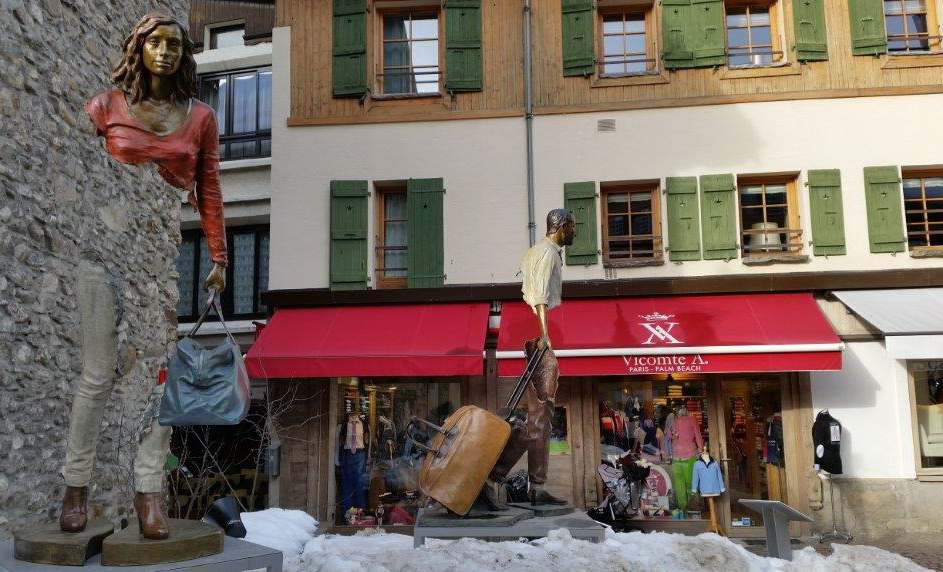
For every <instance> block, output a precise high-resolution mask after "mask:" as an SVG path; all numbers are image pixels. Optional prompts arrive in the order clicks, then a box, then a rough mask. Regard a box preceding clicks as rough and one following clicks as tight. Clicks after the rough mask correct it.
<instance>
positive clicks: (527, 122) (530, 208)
mask: <svg viewBox="0 0 943 572" xmlns="http://www.w3.org/2000/svg"><path fill="white" fill-rule="evenodd" d="M530 60H531V53H530V0H524V127H525V132H526V133H527V143H526V146H527V230H528V231H529V233H530V245H531V246H533V245H534V243H535V242H536V241H537V237H536V229H537V223H536V221H535V220H534V101H533V95H532V93H531V88H532V85H531V71H530V63H531V62H530Z"/></svg>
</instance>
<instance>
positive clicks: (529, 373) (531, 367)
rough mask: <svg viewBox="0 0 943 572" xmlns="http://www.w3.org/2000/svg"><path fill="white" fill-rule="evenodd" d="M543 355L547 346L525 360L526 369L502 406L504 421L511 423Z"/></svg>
mask: <svg viewBox="0 0 943 572" xmlns="http://www.w3.org/2000/svg"><path fill="white" fill-rule="evenodd" d="M545 353H547V346H544V347H542V348H540V351H537V352H535V353H533V354H531V356H530V359H529V360H527V367H525V368H524V373H522V374H521V378H520V379H519V380H517V385H516V386H514V391H512V392H511V396H510V397H508V402H507V403H506V404H505V406H504V411H505V414H504V420H505V421H508V422H510V421H511V416H512V415H514V410H515V409H517V404H518V403H520V401H521V397H523V395H524V390H526V389H527V384H528V383H530V378H532V377H534V372H535V371H537V365H538V364H540V360H542V359H543V357H544V354H545Z"/></svg>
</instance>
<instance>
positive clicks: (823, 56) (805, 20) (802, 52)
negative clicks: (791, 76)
mask: <svg viewBox="0 0 943 572" xmlns="http://www.w3.org/2000/svg"><path fill="white" fill-rule="evenodd" d="M852 1H853V0H852ZM792 19H793V24H794V27H795V32H796V59H797V60H799V61H804V62H805V61H812V60H816V61H819V60H827V59H828V45H827V40H826V33H825V0H793V3H792Z"/></svg>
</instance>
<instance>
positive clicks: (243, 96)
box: [232, 72, 259, 134]
mask: <svg viewBox="0 0 943 572" xmlns="http://www.w3.org/2000/svg"><path fill="white" fill-rule="evenodd" d="M258 85H259V76H258V75H257V74H256V73H255V72H252V73H250V74H241V75H237V76H234V77H233V103H232V132H233V133H234V134H235V133H251V132H253V131H255V130H256V120H255V117H256V115H255V114H256V96H257V95H258Z"/></svg>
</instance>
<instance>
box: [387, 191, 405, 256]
mask: <svg viewBox="0 0 943 572" xmlns="http://www.w3.org/2000/svg"><path fill="white" fill-rule="evenodd" d="M383 212H384V213H385V214H386V220H391V219H398V220H406V193H387V194H386V195H384V207H383ZM404 244H405V243H404Z"/></svg>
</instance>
